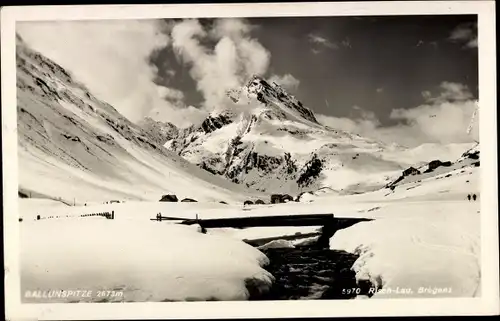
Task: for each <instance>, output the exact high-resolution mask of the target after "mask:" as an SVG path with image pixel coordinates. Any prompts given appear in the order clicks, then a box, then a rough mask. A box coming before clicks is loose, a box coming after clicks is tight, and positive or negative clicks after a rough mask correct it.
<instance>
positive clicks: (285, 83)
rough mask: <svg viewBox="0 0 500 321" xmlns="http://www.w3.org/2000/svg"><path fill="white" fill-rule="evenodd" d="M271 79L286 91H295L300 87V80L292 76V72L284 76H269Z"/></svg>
mask: <svg viewBox="0 0 500 321" xmlns="http://www.w3.org/2000/svg"><path fill="white" fill-rule="evenodd" d="M269 81H274V82H275V83H277V84H278V85H280V86H281V87H283V88H284V89H285V90H286V91H289V92H291V93H293V92H294V91H296V90H297V88H298V87H299V84H300V81H299V80H298V79H297V78H295V77H294V76H292V75H291V74H286V75H284V76H276V75H273V76H271V77H270V78H269Z"/></svg>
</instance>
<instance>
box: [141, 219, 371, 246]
mask: <svg viewBox="0 0 500 321" xmlns="http://www.w3.org/2000/svg"><path fill="white" fill-rule="evenodd" d="M151 220H155V221H180V222H179V224H184V225H193V224H199V225H200V226H201V227H202V230H203V231H206V229H207V228H227V227H231V228H240V229H242V228H249V227H272V226H322V228H321V236H320V238H319V240H318V243H319V244H321V245H322V246H326V247H328V243H329V239H330V238H331V237H332V236H333V235H334V234H335V232H336V231H338V230H340V229H344V228H347V227H349V226H352V225H354V224H356V223H359V222H362V221H370V219H367V218H336V217H334V215H333V214H297V215H273V216H271V215H270V216H253V217H252V216H250V217H234V218H215V219H197V218H196V219H185V218H180V217H167V216H162V215H161V214H160V213H158V215H157V216H156V219H151ZM279 238H280V239H281V238H283V237H279Z"/></svg>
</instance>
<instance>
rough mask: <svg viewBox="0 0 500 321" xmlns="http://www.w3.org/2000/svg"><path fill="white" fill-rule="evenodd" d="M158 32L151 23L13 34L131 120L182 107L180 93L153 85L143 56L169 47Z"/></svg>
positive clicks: (41, 26) (68, 24)
mask: <svg viewBox="0 0 500 321" xmlns="http://www.w3.org/2000/svg"><path fill="white" fill-rule="evenodd" d="M162 28H164V26H163V25H162V23H161V22H160V21H152V20H102V21H56V22H21V23H18V24H17V32H18V33H19V34H20V35H21V37H22V38H23V39H24V40H25V42H26V43H27V44H28V45H29V46H30V47H32V48H33V49H35V50H37V51H40V52H41V53H42V54H43V55H45V56H47V57H48V58H50V59H52V60H54V61H55V62H57V63H58V64H60V65H61V66H63V67H64V68H66V69H68V70H69V71H70V72H71V73H72V74H73V75H74V76H75V79H76V80H78V81H80V82H82V83H83V84H85V85H86V86H87V87H88V89H89V90H90V91H91V92H92V93H93V94H94V95H95V96H96V97H98V98H100V99H102V100H105V101H106V102H108V103H110V104H111V105H113V106H114V107H115V108H116V109H117V110H118V111H120V113H122V114H123V115H124V116H125V117H127V118H129V119H130V120H132V121H138V120H140V119H142V118H143V117H145V116H147V115H149V114H150V113H151V111H152V110H156V111H161V112H162V114H163V115H164V116H168V115H174V114H176V113H177V109H179V108H183V107H185V106H183V104H182V102H181V99H182V93H180V92H179V91H176V90H175V89H169V88H166V87H158V86H157V85H156V84H155V83H154V82H153V79H154V75H155V69H154V67H152V65H150V64H149V63H148V57H149V55H150V54H151V53H152V52H153V51H155V50H159V49H161V48H164V47H166V46H167V45H168V44H169V42H170V39H169V37H168V35H166V34H164V33H162V32H160V31H161V30H162ZM174 110H175V111H176V113H173V112H172V111H174ZM167 118H171V117H167ZM168 120H173V121H175V119H168Z"/></svg>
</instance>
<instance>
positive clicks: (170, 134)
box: [137, 117, 179, 146]
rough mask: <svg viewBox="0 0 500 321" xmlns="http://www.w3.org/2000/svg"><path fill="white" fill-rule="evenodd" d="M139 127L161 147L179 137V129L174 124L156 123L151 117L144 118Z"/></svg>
mask: <svg viewBox="0 0 500 321" xmlns="http://www.w3.org/2000/svg"><path fill="white" fill-rule="evenodd" d="M137 125H139V126H140V127H141V128H142V129H143V130H144V132H145V133H146V135H147V136H148V138H149V139H150V140H151V141H153V142H155V143H156V144H158V145H160V146H163V145H165V143H166V142H167V141H169V140H171V139H174V138H176V137H177V136H178V135H179V129H178V128H177V127H176V126H175V125H174V124H172V123H170V122H160V121H156V120H154V119H152V118H150V117H146V118H144V119H143V120H142V121H140V122H139V123H138V124H137Z"/></svg>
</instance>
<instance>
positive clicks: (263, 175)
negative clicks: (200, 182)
mask: <svg viewBox="0 0 500 321" xmlns="http://www.w3.org/2000/svg"><path fill="white" fill-rule="evenodd" d="M227 96H228V97H229V99H230V103H228V104H226V105H227V106H231V107H228V108H226V109H224V110H218V111H214V112H213V113H212V114H211V115H210V116H209V117H208V118H207V119H205V121H204V122H203V123H202V124H201V125H199V126H192V127H190V128H188V129H185V130H183V131H182V132H179V136H178V137H177V138H175V139H172V140H170V141H168V142H167V143H166V144H165V147H167V148H168V149H170V150H172V151H174V152H175V153H177V154H178V155H180V156H182V157H183V158H185V159H187V160H188V161H190V162H191V163H194V164H196V165H198V166H199V167H201V168H203V169H205V170H206V171H209V172H210V173H213V174H215V175H218V176H221V177H224V178H226V179H228V180H230V181H232V182H235V183H238V184H244V185H245V186H248V187H251V188H254V189H257V190H258V191H261V192H266V193H289V194H298V193H300V192H303V191H309V190H317V189H319V188H322V187H330V188H332V189H333V190H334V191H337V192H342V193H344V192H348V191H351V190H356V189H364V188H367V186H366V185H370V187H369V188H372V189H373V188H379V187H383V186H384V185H385V184H386V183H387V181H388V180H389V179H390V177H391V175H394V174H395V173H398V172H400V170H402V169H403V168H404V167H405V166H406V165H407V164H406V163H405V162H398V161H397V160H394V158H391V157H389V152H390V151H393V150H395V149H394V147H389V146H386V145H384V144H382V143H379V142H376V141H372V140H369V139H366V138H363V137H360V136H359V135H355V134H351V133H348V132H344V131H340V130H335V129H332V128H329V127H326V126H323V125H321V124H319V123H318V121H317V119H316V117H315V116H314V113H313V112H312V111H311V110H310V109H309V108H307V107H305V106H304V105H303V104H302V103H301V102H300V101H298V100H297V99H296V98H295V97H293V96H292V95H289V94H288V93H287V92H286V91H285V90H284V89H283V88H282V87H281V86H279V85H278V84H276V83H272V84H270V83H268V82H267V81H266V80H264V79H262V78H260V77H256V76H254V77H252V79H250V81H249V82H248V83H247V84H246V85H245V86H243V88H238V89H233V90H230V91H228V93H227ZM398 152H399V150H398ZM373 177H374V178H373ZM370 178H373V179H372V180H370Z"/></svg>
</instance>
